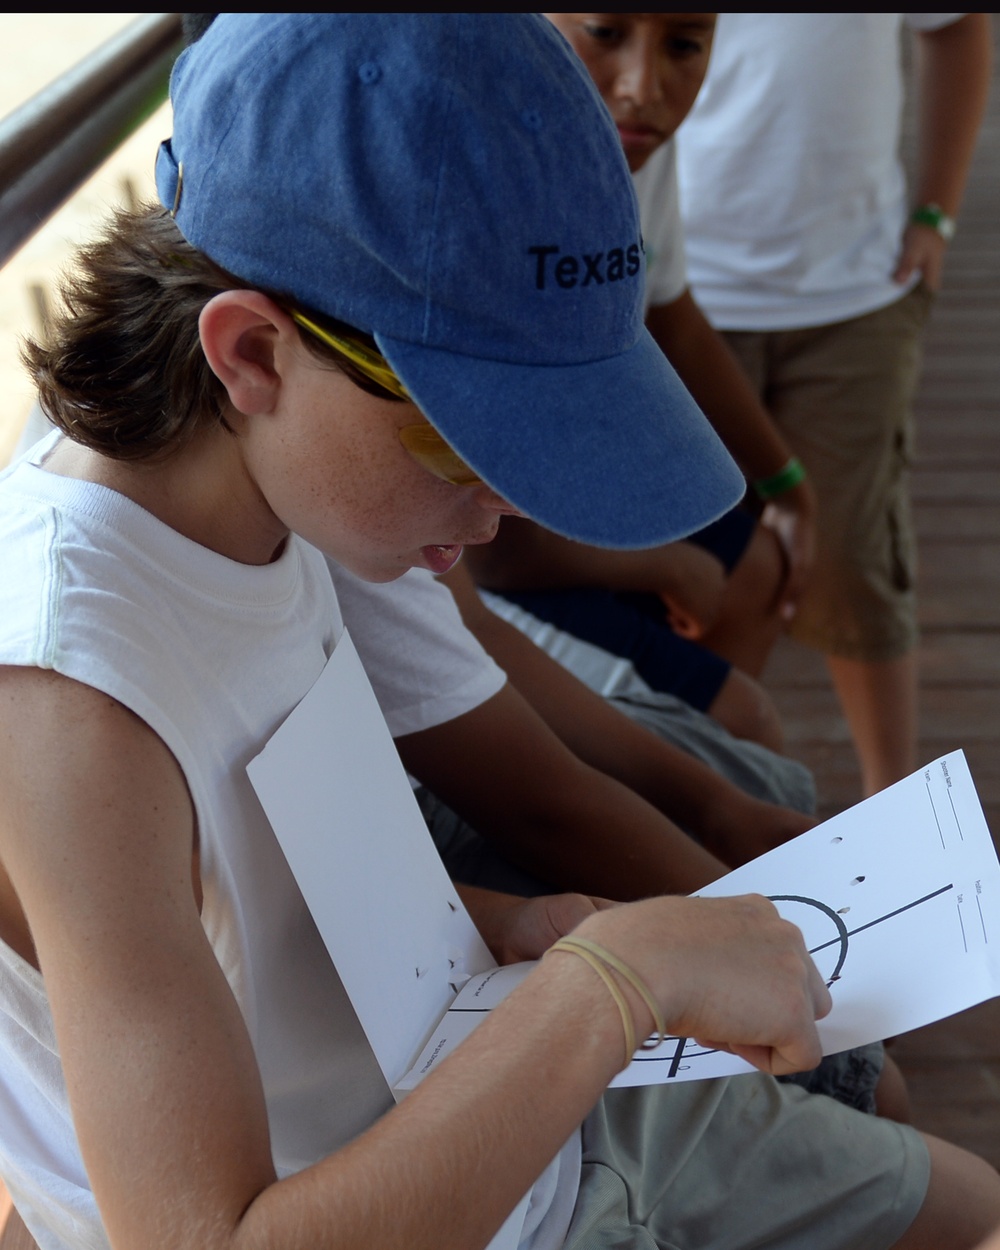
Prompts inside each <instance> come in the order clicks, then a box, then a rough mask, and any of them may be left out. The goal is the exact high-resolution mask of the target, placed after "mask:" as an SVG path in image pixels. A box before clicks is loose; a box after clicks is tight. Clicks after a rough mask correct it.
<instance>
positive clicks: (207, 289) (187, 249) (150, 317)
mask: <svg viewBox="0 0 1000 1250" xmlns="http://www.w3.org/2000/svg"><path fill="white" fill-rule="evenodd" d="M248 285H249V284H248V283H246V282H244V281H242V280H241V279H239V278H236V277H234V276H233V275H232V274H229V273H226V271H225V270H223V269H220V268H219V267H218V266H217V265H215V264H214V263H213V262H212V261H211V260H210V259H209V258H208V257H207V256H205V255H204V254H203V253H201V252H199V251H198V250H197V249H196V248H194V247H192V246H191V244H190V243H188V241H187V240H186V239H185V238H184V236H183V235H182V234H181V232H180V230H178V228H177V226H176V225H175V223H174V221H173V219H172V218H171V216H170V214H169V213H168V212H167V210H166V209H164V208H162V207H160V206H159V205H155V206H149V207H146V208H143V209H140V210H139V211H138V212H135V213H131V212H124V211H120V212H117V213H116V214H115V215H114V217H113V218H112V220H111V222H110V223H109V224H108V226H107V227H106V229H105V231H104V233H103V234H102V235H101V236H100V238H98V239H97V240H96V242H94V243H91V244H90V245H89V246H87V247H84V248H82V249H81V250H80V252H79V253H78V255H77V258H76V265H75V267H74V268H73V269H72V270H71V271H70V272H68V273H67V274H66V275H65V277H64V278H63V281H62V285H61V291H60V294H61V297H62V301H63V308H62V310H61V311H60V312H59V313H57V314H56V316H55V317H54V319H53V324H52V328H51V333H50V335H49V338H48V341H47V342H46V343H40V342H38V341H36V340H33V339H28V340H27V341H26V342H25V343H24V345H23V347H22V351H21V357H22V360H23V361H24V363H25V365H26V366H27V368H28V371H29V372H30V374H31V376H32V379H33V380H34V382H35V385H36V387H37V388H38V394H39V399H40V402H41V405H42V408H43V409H44V410H45V412H46V413H47V414H48V416H49V417H50V419H51V420H52V421H53V422H54V423H55V424H56V425H57V426H58V427H59V428H60V429H61V430H63V431H64V433H65V434H66V435H67V436H68V437H69V438H72V439H73V440H74V441H75V442H78V443H82V444H83V445H84V446H86V447H89V448H91V449H92V450H94V451H97V452H100V453H101V454H102V455H105V456H109V457H110V458H112V459H114V460H153V459H157V458H162V457H165V456H167V455H169V454H170V453H172V452H173V451H176V450H177V449H178V448H180V447H181V446H183V445H184V444H185V443H187V442H188V441H189V440H190V439H191V438H192V437H193V436H194V435H195V434H196V433H198V432H199V431H201V430H203V429H205V428H206V427H208V426H210V425H214V424H222V425H225V424H226V422H225V417H224V412H225V403H226V392H225V388H224V387H223V385H222V383H221V382H220V381H219V379H218V378H217V377H216V376H215V374H214V373H213V372H212V370H211V369H210V368H209V365H208V361H207V360H206V359H205V354H204V352H203V351H202V347H201V339H200V337H199V334H198V317H199V315H200V313H201V310H202V308H204V306H205V305H206V304H207V303H208V301H209V300H210V299H212V298H213V297H214V296H216V295H218V294H219V293H220V292H222V291H229V290H240V289H243V288H246V287H247V286H248ZM264 294H266V295H269V296H270V297H271V298H272V299H274V300H275V301H276V302H277V303H278V304H281V305H287V304H288V303H289V302H290V301H289V300H288V299H287V298H286V297H284V296H282V295H281V294H280V293H275V292H272V291H265V292H264ZM302 311H303V312H308V313H309V314H310V315H311V316H314V317H315V318H316V319H317V320H318V321H320V322H321V323H323V324H327V325H329V326H330V328H331V329H333V330H334V331H335V332H339V333H341V334H344V333H347V334H349V335H351V336H353V337H354V338H359V339H361V340H362V341H367V342H368V343H369V345H370V346H372V347H374V346H375V344H374V340H372V339H370V338H369V336H367V335H364V334H361V333H360V332H359V331H357V330H355V329H352V328H351V327H346V326H342V325H339V323H337V322H335V321H333V320H331V319H330V318H329V317H324V316H323V315H322V314H318V313H315V312H314V310H311V309H305V308H303V309H302ZM300 339H301V341H302V343H303V344H304V346H305V347H306V348H307V350H308V351H309V352H310V353H312V355H314V356H315V357H316V358H317V359H318V360H319V361H321V362H322V363H324V364H326V365H328V366H331V367H335V368H339V369H341V370H342V371H343V372H344V373H346V374H347V375H348V376H349V377H350V378H351V379H352V381H354V382H355V383H357V385H359V386H361V387H362V388H363V389H364V390H367V391H372V392H374V393H377V394H379V395H381V396H382V397H385V392H383V391H381V390H380V389H379V388H378V387H376V386H375V384H374V383H372V382H370V381H369V380H368V379H367V378H366V377H364V376H363V375H362V374H360V373H359V372H358V371H357V370H355V369H354V368H353V367H352V366H351V364H350V362H349V361H346V360H344V359H342V358H341V357H340V356H338V355H337V354H336V353H334V352H333V351H332V350H331V349H330V348H328V347H326V346H325V345H324V344H323V343H321V342H320V341H319V340H318V339H316V338H315V337H314V336H312V335H310V334H307V333H306V332H305V331H301V330H300ZM376 350H377V349H376Z"/></svg>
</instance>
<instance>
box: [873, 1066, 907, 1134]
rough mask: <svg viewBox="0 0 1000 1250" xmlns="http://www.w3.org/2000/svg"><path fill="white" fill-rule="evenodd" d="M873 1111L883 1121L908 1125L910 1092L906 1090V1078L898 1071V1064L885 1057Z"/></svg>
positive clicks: (876, 1088) (876, 1089)
mask: <svg viewBox="0 0 1000 1250" xmlns="http://www.w3.org/2000/svg"><path fill="white" fill-rule="evenodd" d="M875 1111H876V1114H877V1115H880V1116H881V1117H882V1118H883V1119H884V1120H896V1121H897V1123H899V1124H909V1123H910V1120H911V1116H910V1091H909V1090H908V1089H907V1088H906V1078H905V1077H904V1076H903V1074H902V1072H900V1070H899V1064H897V1063H896V1061H895V1060H894V1059H893V1058H892V1057H891V1056H890V1055H886V1056H885V1060H884V1062H883V1064H882V1072H881V1075H880V1076H879V1079H878V1084H877V1085H876V1086H875Z"/></svg>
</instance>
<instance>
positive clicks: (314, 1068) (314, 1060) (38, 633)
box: [0, 435, 580, 1250]
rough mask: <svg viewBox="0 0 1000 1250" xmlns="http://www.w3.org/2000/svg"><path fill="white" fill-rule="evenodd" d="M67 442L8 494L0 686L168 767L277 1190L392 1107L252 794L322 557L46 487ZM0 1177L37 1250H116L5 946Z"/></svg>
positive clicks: (20, 472) (574, 1173)
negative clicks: (102, 698)
mask: <svg viewBox="0 0 1000 1250" xmlns="http://www.w3.org/2000/svg"><path fill="white" fill-rule="evenodd" d="M57 440H58V436H57V435H53V436H51V437H49V438H47V439H45V440H44V441H43V442H42V443H40V444H39V445H38V446H37V447H36V448H35V449H34V451H33V453H32V454H31V455H30V456H29V458H27V459H25V460H21V461H20V462H18V463H17V464H15V465H13V466H12V467H11V468H10V469H8V470H7V471H6V472H5V473H3V474H0V550H2V552H3V561H2V574H0V664H11V665H27V666H33V667H38V668H47V669H53V670H55V671H56V672H59V673H62V674H63V675H65V676H67V677H71V678H73V679H75V680H77V681H80V682H82V683H84V684H86V685H88V686H92V687H94V688H96V689H98V690H101V691H103V692H105V693H107V694H109V695H111V696H112V697H113V698H115V699H117V700H118V701H119V702H120V703H122V704H123V705H124V706H126V707H128V708H129V709H131V710H132V711H133V712H135V714H136V715H137V716H139V717H141V718H142V720H144V721H145V722H146V723H147V724H148V725H149V726H150V727H151V728H152V729H153V730H154V732H155V733H156V734H157V735H158V736H159V737H160V738H161V739H162V741H163V742H164V743H165V745H166V746H167V747H168V748H169V750H170V751H171V752H172V753H173V755H174V756H175V758H176V759H177V761H178V763H179V764H180V766H181V769H182V771H183V773H184V776H185V779H186V781H187V785H188V788H189V790H190V793H191V798H192V801H193V803H194V806H195V811H196V816H197V821H198V829H199V839H200V856H201V864H200V866H201V882H202V888H203V894H204V902H203V908H202V923H203V925H204V928H205V931H206V934H207V935H208V938H209V940H210V942H211V944H212V948H213V950H214V952H215V955H216V958H217V959H218V961H219V964H220V966H221V967H222V970H223V972H224V973H225V975H226V978H227V980H228V982H229V985H230V987H231V989H232V992H233V994H234V996H235V998H236V1000H237V1002H238V1004H239V1007H240V1010H241V1012H242V1014H243V1017H244V1020H245V1021H246V1026H247V1029H248V1032H249V1035H250V1040H251V1042H252V1045H253V1048H254V1052H255V1055H256V1059H257V1063H258V1065H259V1068H260V1073H261V1078H262V1081H263V1086H264V1094H265V1098H266V1102H267V1110H268V1119H269V1125H270V1132H271V1146H272V1152H273V1156H274V1162H275V1168H276V1170H277V1173H278V1175H279V1176H280V1177H284V1176H287V1175H289V1174H291V1173H293V1172H295V1171H298V1170H300V1169H302V1168H304V1167H307V1166H309V1165H310V1164H312V1163H314V1162H316V1161H317V1160H319V1159H320V1158H322V1157H324V1156H325V1155H328V1154H330V1153H331V1152H333V1151H334V1150H336V1149H338V1148H339V1147H340V1146H342V1145H344V1144H345V1143H346V1142H348V1141H349V1140H351V1139H352V1138H353V1137H355V1136H356V1135H357V1134H358V1133H360V1132H361V1131H362V1130H364V1129H365V1128H367V1127H368V1126H370V1125H371V1124H372V1123H373V1121H374V1120H375V1119H377V1118H378V1116H379V1115H381V1114H383V1113H384V1112H385V1111H386V1110H388V1109H389V1107H391V1106H392V1097H391V1095H390V1093H389V1090H388V1087H387V1086H386V1083H385V1081H384V1078H383V1077H382V1074H381V1072H380V1071H379V1068H378V1065H377V1063H376V1061H375V1058H374V1055H373V1054H372V1051H371V1048H370V1046H369V1045H368V1042H367V1040H366V1039H365V1036H364V1034H363V1032H362V1029H361V1026H360V1024H359V1023H358V1020H357V1017H356V1015H355V1013H354V1010H353V1008H352V1007H351V1004H350V1002H349V1000H348V998H347V995H346V993H345V991H344V989H343V986H342V985H341V982H340V978H339V977H338V975H337V973H336V970H335V969H334V966H333V963H332V962H331V960H330V957H329V955H328V953H327V951H326V949H325V947H324V945H323V942H322V940H321V939H320V936H319V934H318V932H317V930H316V928H315V925H314V924H313V921H312V918H311V916H310V914H309V912H308V910H307V908H306V906H305V903H304V901H303V899H302V896H301V894H300V892H299V889H298V887H297V885H296V883H295V880H294V878H293V877H292V874H291V871H290V870H289V868H288V865H287V863H286V861H285V859H284V856H283V855H282V853H281V850H280V848H279V846H278V844H277V841H276V840H275V837H274V834H273V832H272V831H271V828H270V825H269V823H268V821H267V818H266V816H265V815H264V812H263V810H262V809H261V807H260V805H259V803H258V801H257V797H256V795H255V793H254V791H253V788H252V786H251V785H250V782H249V779H248V778H247V775H246V772H245V768H246V765H247V763H248V762H249V761H250V760H251V759H252V758H253V757H254V756H255V755H256V754H257V753H258V752H259V751H260V750H261V748H262V747H263V746H264V744H265V743H266V742H267V740H268V739H269V737H270V736H271V735H272V734H273V733H274V731H275V730H276V729H277V727H278V726H279V725H280V724H281V722H282V721H283V720H284V718H285V717H286V716H287V715H288V713H289V712H290V711H291V710H292V708H293V707H295V705H296V704H297V703H298V701H299V700H300V699H301V698H302V697H303V696H304V695H305V694H306V693H307V691H308V690H309V689H310V687H311V686H312V685H313V683H314V682H315V681H316V679H317V678H318V677H319V675H320V673H321V672H322V670H323V667H324V665H325V664H326V661H327V659H328V658H329V656H330V654H331V653H332V651H333V648H334V646H335V645H336V640H337V638H338V637H339V635H340V633H341V630H342V622H341V614H340V609H339V607H338V603H337V597H336V593H335V591H334V588H333V584H332V582H331V579H330V574H329V571H328V569H327V567H326V564H325V562H324V559H323V557H322V556H321V555H320V553H319V552H317V551H316V550H315V549H314V548H313V547H311V546H309V544H307V543H305V542H303V541H302V540H300V539H298V538H296V537H294V536H292V537H291V538H290V539H289V540H288V542H287V544H286V546H285V550H284V551H283V553H282V555H281V557H280V558H279V559H278V560H276V561H275V562H274V563H272V564H268V565H265V566H250V565H244V564H239V563H237V562H235V561H232V560H229V559H227V558H226V557H224V556H221V555H219V554H217V553H215V552H212V551H209V550H208V549H207V548H205V547H202V546H200V545H199V544H197V543H195V542H192V541H191V540H189V539H187V538H185V537H183V536H182V535H180V534H178V533H177V532H176V531H175V530H173V529H171V528H170V527H169V526H167V525H165V524H163V523H162V522H161V521H159V520H157V519H156V518H155V517H154V516H152V515H151V514H150V513H148V512H146V511H145V510H144V509H143V508H141V507H139V506H138V505H137V504H135V503H133V502H132V501H131V500H129V499H127V498H125V497H124V496H122V495H120V494H118V493H117V492H116V491H112V490H109V489H107V488H105V487H102V486H97V485H95V484H93V483H88V482H80V481H77V480H75V479H72V478H66V477H60V476H57V475H54V474H51V473H48V472H46V471H45V470H44V469H42V468H40V467H38V466H39V464H40V463H41V462H42V461H43V459H44V457H45V455H46V454H47V453H48V451H49V450H50V449H51V448H52V447H53V446H54V445H55V442H56V441H57ZM335 819H336V813H335V812H331V820H335ZM373 888H375V889H376V890H377V883H374V887H373ZM579 1150H580V1147H579V1138H578V1137H576V1139H575V1140H574V1141H573V1142H572V1144H571V1145H570V1147H569V1149H568V1152H564V1158H563V1159H562V1160H561V1161H558V1162H555V1163H554V1164H553V1166H552V1167H550V1169H549V1170H548V1172H547V1174H546V1176H545V1177H544V1179H543V1180H542V1181H541V1182H540V1184H539V1185H538V1186H536V1191H535V1193H534V1194H533V1202H532V1211H531V1215H530V1216H529V1219H528V1220H527V1221H526V1226H525V1229H524V1234H526V1236H525V1241H524V1242H523V1243H522V1244H523V1245H530V1246H532V1250H535V1248H536V1247H537V1248H538V1250H542V1247H549V1246H554V1245H559V1244H561V1242H562V1237H563V1234H564V1232H565V1228H566V1226H567V1224H568V1220H569V1214H570V1212H571V1211H572V1206H573V1203H574V1201H575V1196H576V1187H577V1185H578V1183H579ZM559 1162H561V1163H562V1166H561V1167H560V1166H559ZM0 1174H2V1175H3V1178H4V1180H5V1182H6V1183H7V1185H8V1188H9V1189H10V1191H11V1194H12V1196H13V1198H14V1201H15V1203H16V1205H17V1207H18V1209H19V1211H20V1213H21V1215H22V1217H23V1218H24V1220H25V1222H26V1224H27V1225H28V1227H29V1229H30V1231H31V1233H32V1235H33V1236H34V1237H35V1239H36V1240H37V1241H38V1243H39V1245H40V1246H41V1247H42V1250H70V1248H71V1250H80V1248H82V1247H86V1248H87V1250H90V1248H91V1247H93V1248H94V1250H107V1247H108V1242H107V1238H106V1235H105V1233H104V1230H103V1225H102V1223H101V1219H100V1215H99V1213H98V1210H97V1205H96V1202H95V1200H94V1196H93V1194H92V1192H91V1189H90V1185H89V1181H88V1179H87V1176H86V1172H85V1170H84V1167H83V1162H82V1159H81V1157H80V1151H79V1146H78V1144H77V1141H76V1135H75V1132H74V1129H73V1123H72V1116H71V1113H70V1108H69V1101H68V1097H67V1094H66V1087H65V1080H64V1077H63V1072H62V1066H61V1063H60V1059H59V1052H58V1047H57V1045H56V1040H55V1034H54V1029H53V1024H52V1017H51V1013H50V1009H49V1004H48V999H47V995H46V990H45V984H44V980H43V978H42V976H41V975H40V974H39V973H38V972H37V971H36V970H35V969H34V968H32V967H31V966H30V965H29V964H27V963H26V962H25V961H24V960H22V959H21V958H20V957H19V956H18V955H17V954H16V953H15V952H14V951H12V950H11V949H10V948H9V947H7V946H6V945H5V944H3V943H2V942H0ZM557 1178H558V1179H557ZM557 1194H558V1197H557V1196H556V1195H557Z"/></svg>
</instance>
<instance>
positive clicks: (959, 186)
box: [893, 13, 993, 291]
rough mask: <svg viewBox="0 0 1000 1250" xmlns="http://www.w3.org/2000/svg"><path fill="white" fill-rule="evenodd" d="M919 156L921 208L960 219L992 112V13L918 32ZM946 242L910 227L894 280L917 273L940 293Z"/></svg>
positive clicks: (922, 227) (918, 201)
mask: <svg viewBox="0 0 1000 1250" xmlns="http://www.w3.org/2000/svg"><path fill="white" fill-rule="evenodd" d="M917 50H918V67H917V72H918V83H919V93H920V95H919V101H920V103H919V109H920V128H919V135H920V154H919V161H918V181H917V195H916V204H917V206H924V205H928V204H934V205H937V206H938V207H939V208H941V209H942V210H943V211H944V212H945V213H946V214H947V215H948V216H949V217H956V216H957V215H958V210H959V208H960V206H961V203H962V193H963V192H964V190H965V183H966V179H967V177H968V173H969V166H970V164H971V163H972V153H973V149H974V148H975V146H976V136H977V135H978V134H979V127H980V124H981V122H982V119H983V114H984V112H985V111H986V98H987V96H988V94H989V88H990V71H991V68H992V63H993V37H992V30H991V24H990V15H989V14H988V13H966V14H965V16H964V17H961V18H959V19H958V21H956V22H951V23H950V24H949V25H947V26H941V27H939V28H938V29H937V30H925V31H920V32H918V36H917ZM946 247H947V242H946V240H945V239H944V238H943V237H942V236H941V235H940V234H939V233H938V231H937V230H935V229H933V228H932V227H931V226H926V225H916V224H914V223H912V222H911V223H910V224H908V225H907V227H906V231H905V233H904V235H903V243H902V251H901V253H900V258H899V264H898V266H897V268H896V271H895V273H894V274H893V277H894V278H895V280H896V281H897V282H905V281H906V280H907V279H908V278H909V277H910V275H911V274H912V273H913V272H914V271H915V270H918V269H919V270H920V271H921V272H922V273H923V277H924V281H925V282H926V283H927V285H928V286H929V287H930V288H931V289H932V290H935V291H936V290H937V289H938V288H939V287H940V285H941V271H942V268H943V266H944V254H945V249H946Z"/></svg>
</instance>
